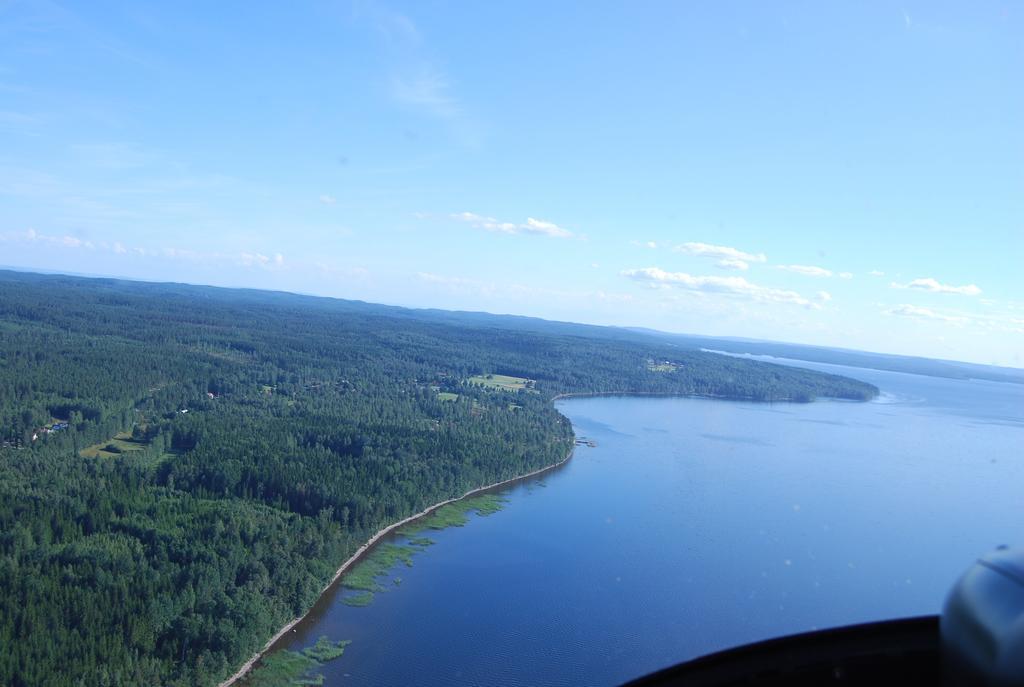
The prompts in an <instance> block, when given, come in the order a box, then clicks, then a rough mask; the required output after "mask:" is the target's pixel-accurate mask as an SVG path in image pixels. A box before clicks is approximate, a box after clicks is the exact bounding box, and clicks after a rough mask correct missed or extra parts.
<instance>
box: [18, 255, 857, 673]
mask: <svg viewBox="0 0 1024 687" xmlns="http://www.w3.org/2000/svg"><path fill="white" fill-rule="evenodd" d="M495 322H497V320H495V321H491V320H488V319H487V318H486V317H481V316H476V317H474V318H473V319H472V320H467V321H455V320H453V318H452V316H451V315H450V314H444V313H431V312H422V311H409V310H402V309H396V308H386V307H383V306H373V305H368V304H365V303H358V302H348V301H337V300H330V299H316V298H308V297H300V296H292V295H289V294H278V293H266V292H255V291H232V290H223V289H212V288H204V287H188V286H181V285H157V284H144V283H129V282H120V281H114V280H92V279H77V278H70V277H59V276H42V275H31V274H17V273H12V272H0V441H2V442H3V447H2V448H0V684H3V685H9V686H10V687H22V686H29V685H32V686H33V687H34V686H36V685H89V686H94V685H153V684H159V685H202V684H214V683H216V682H217V681H218V680H219V679H222V678H223V677H225V676H226V675H227V674H229V673H231V672H232V671H233V670H234V668H235V667H236V666H237V665H238V664H239V663H241V662H242V661H243V660H245V658H247V657H248V655H250V654H251V653H252V652H253V651H254V650H255V649H256V648H258V647H259V646H261V645H262V643H263V642H264V641H265V640H266V638H267V637H268V636H270V635H271V634H272V633H273V632H274V631H275V630H276V628H277V627H279V626H280V625H282V624H283V623H284V622H286V621H287V620H288V619H289V618H291V617H293V616H295V615H296V614H298V613H300V612H302V611H304V610H305V609H306V608H308V606H309V605H310V604H311V603H312V602H313V600H314V599H315V597H316V594H317V593H318V591H319V589H320V588H321V587H322V586H323V584H324V583H325V582H326V580H327V579H328V578H329V577H330V575H331V574H332V573H333V571H334V569H335V568H336V567H337V566H338V565H339V564H340V562H341V561H342V560H344V559H345V558H346V557H347V556H348V555H350V554H351V552H352V551H353V550H355V548H357V547H358V546H359V545H360V544H361V543H362V542H363V541H365V540H366V539H367V538H368V537H369V536H370V535H371V534H372V532H374V531H375V530H377V529H379V528H380V527H382V526H384V525H386V524H388V523H390V522H392V521H394V520H396V519H399V518H402V517H405V516H407V515H409V514H411V513H413V512H416V511H418V510H421V509H422V508H424V507H425V506H427V505H429V504H430V503H434V502H436V501H439V500H442V499H445V498H450V497H452V496H454V495H458V494H461V493H462V492H464V491H466V490H468V489H470V488H473V487H476V486H480V485H483V484H487V483H491V482H495V481H498V480H501V479H506V478H510V477H513V476H515V475H518V474H522V473H524V472H527V471H529V470H533V469H536V468H539V467H542V466H545V465H550V464H552V463H555V462H557V461H558V460H560V459H561V458H563V457H564V456H565V455H566V453H567V451H568V450H569V449H570V447H571V445H572V431H571V428H570V426H569V424H568V422H567V421H566V420H565V419H564V418H562V417H561V416H560V415H559V414H558V413H557V412H556V411H555V410H554V408H553V407H552V405H551V403H550V398H551V397H552V396H554V395H556V394H559V393H565V392H586V391H655V392H666V393H687V394H691V393H701V394H711V395H721V396H728V397H742V398H754V399H763V400H800V401H807V400H811V399H813V398H815V397H817V396H835V397H842V398H854V399H860V398H868V397H870V396H871V395H873V394H874V393H876V392H877V390H875V389H874V388H873V387H870V386H869V385H865V384H862V383H860V382H856V381H854V380H849V379H845V378H841V377H834V376H829V375H822V374H818V373H814V372H809V371H806V370H798V369H794V368H786V367H780V366H774V365H766V364H761V363H752V362H750V361H744V360H738V359H734V358H728V357H725V356H717V355H713V354H706V353H701V352H699V351H694V350H686V349H680V348H678V347H675V346H671V345H666V344H664V343H661V342H658V341H656V340H654V339H651V340H650V341H647V340H620V339H619V338H616V337H615V336H613V335H612V334H611V333H609V336H607V337H602V336H600V335H599V334H598V333H590V332H588V334H587V335H586V336H583V335H576V334H555V333H546V332H538V331H528V330H525V329H521V330H516V329H509V328H508V327H507V325H506V326H504V327H500V326H495ZM652 359H657V360H671V361H672V363H673V365H674V366H675V367H674V371H672V372H667V373H666V372H657V371H652V370H651V369H648V368H649V365H648V361H649V360H652ZM486 373H495V374H508V375H514V376H522V377H528V378H530V379H534V380H536V389H537V392H536V393H533V392H530V391H521V392H517V393H515V394H512V393H508V392H501V391H489V390H486V389H481V388H478V387H474V386H470V385H468V384H464V383H463V380H465V379H466V378H468V377H469V376H472V375H476V374H486ZM442 390H444V391H452V392H455V393H457V394H458V399H457V400H456V401H454V402H451V401H443V400H441V399H439V397H438V391H442ZM55 422H59V423H67V427H66V428H64V427H63V426H62V424H59V425H58V427H59V429H56V430H54V429H53V427H54V423H55ZM47 428H50V429H51V431H49V432H47V431H45V430H46V429H47ZM119 432H126V433H129V434H130V435H131V437H132V438H131V439H130V440H127V441H126V442H123V443H122V446H124V447H125V449H126V450H123V451H122V449H120V448H117V447H114V446H111V449H112V450H116V451H122V452H115V453H109V454H108V453H101V454H99V455H100V457H94V458H86V457H83V456H82V454H81V452H82V450H83V449H85V448H87V447H90V446H93V445H99V446H102V445H105V443H106V442H109V441H111V440H112V438H113V437H114V436H115V435H117V434H118V433H119Z"/></svg>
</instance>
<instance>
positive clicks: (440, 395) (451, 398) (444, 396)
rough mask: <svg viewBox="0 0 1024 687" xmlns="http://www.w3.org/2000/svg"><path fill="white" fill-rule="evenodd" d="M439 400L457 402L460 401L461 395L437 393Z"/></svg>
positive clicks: (446, 392)
mask: <svg viewBox="0 0 1024 687" xmlns="http://www.w3.org/2000/svg"><path fill="white" fill-rule="evenodd" d="M437 400H438V401H457V400H459V395H458V394H453V393H452V392H450V391H438V392H437Z"/></svg>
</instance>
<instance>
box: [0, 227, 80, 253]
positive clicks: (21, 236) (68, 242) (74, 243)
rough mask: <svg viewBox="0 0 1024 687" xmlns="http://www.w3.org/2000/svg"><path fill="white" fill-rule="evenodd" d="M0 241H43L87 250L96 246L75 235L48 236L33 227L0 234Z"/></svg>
mask: <svg viewBox="0 0 1024 687" xmlns="http://www.w3.org/2000/svg"><path fill="white" fill-rule="evenodd" d="M0 241H10V242H14V243H43V244H46V245H49V246H59V247H61V248H88V249H89V250H93V249H95V248H96V245H95V244H94V243H93V242H92V241H88V240H85V239H80V238H78V237H77V236H69V235H67V234H65V235H63V236H50V235H47V234H41V233H39V232H38V231H36V230H35V229H27V230H25V231H22V232H8V233H6V234H0Z"/></svg>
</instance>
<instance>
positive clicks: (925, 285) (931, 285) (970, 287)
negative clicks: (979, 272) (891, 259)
mask: <svg viewBox="0 0 1024 687" xmlns="http://www.w3.org/2000/svg"><path fill="white" fill-rule="evenodd" d="M889 286H891V287H892V288H894V289H917V290H919V291H930V292H931V293H959V294H963V295H965V296H977V295H979V294H980V293H981V289H979V288H978V287H977V286H976V285H974V284H967V285H965V286H951V285H949V284H942V283H940V282H939V281H938V280H936V279H932V278H931V277H924V278H922V279H914V280H913V281H911V282H909V283H907V284H898V283H896V282H892V283H891V284H889Z"/></svg>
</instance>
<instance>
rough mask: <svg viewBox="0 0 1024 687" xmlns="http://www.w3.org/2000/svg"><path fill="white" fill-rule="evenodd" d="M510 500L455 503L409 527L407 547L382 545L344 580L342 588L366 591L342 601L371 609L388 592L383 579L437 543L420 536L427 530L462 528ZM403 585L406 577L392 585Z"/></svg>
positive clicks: (484, 497)
mask: <svg viewBox="0 0 1024 687" xmlns="http://www.w3.org/2000/svg"><path fill="white" fill-rule="evenodd" d="M505 503H507V501H506V500H505V499H504V498H502V497H501V496H496V495H494V494H482V495H480V496H471V497H469V498H467V499H462V500H461V501H456V502H455V503H449V504H446V505H444V506H441V507H440V508H438V509H437V510H435V511H434V512H433V513H431V514H430V515H428V516H427V517H425V518H423V519H421V520H420V521H418V522H415V523H412V524H410V525H406V526H405V527H403V528H402V529H400V530H399V531H398V534H399V535H400V536H403V537H406V539H407V540H408V541H407V543H404V544H378V545H377V546H375V547H373V549H371V550H370V553H369V554H367V555H366V556H365V557H364V558H363V559H362V560H360V561H359V562H358V563H356V565H355V566H353V568H352V570H350V571H349V572H347V573H345V575H344V576H343V577H342V578H341V586H342V587H343V588H345V589H351V590H356V591H359V592H363V593H362V594H350V595H347V596H343V597H342V598H341V602H342V603H343V604H345V605H347V606H357V607H358V606H368V605H369V604H370V603H372V602H373V595H374V594H376V593H378V592H385V591H387V588H386V587H384V585H383V584H381V580H380V578H382V577H385V576H387V575H388V572H389V571H390V570H391V569H392V568H393V567H395V565H396V564H398V563H399V562H402V563H405V565H406V566H408V567H410V568H411V567H412V557H413V555H415V554H417V553H419V552H420V551H422V550H423V549H424V548H426V547H428V546H430V545H431V544H433V543H434V541H433V540H432V539H430V538H429V537H423V536H420V533H421V532H423V531H424V530H443V529H444V528H446V527H462V526H463V525H465V524H466V523H467V522H469V514H470V513H476V514H477V515H481V516H483V515H491V514H492V513H497V512H498V511H500V510H501V509H502V508H503V507H504V506H505ZM401 584H402V578H400V577H396V578H394V579H393V580H392V585H393V586H395V587H397V586H399V585H401Z"/></svg>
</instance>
